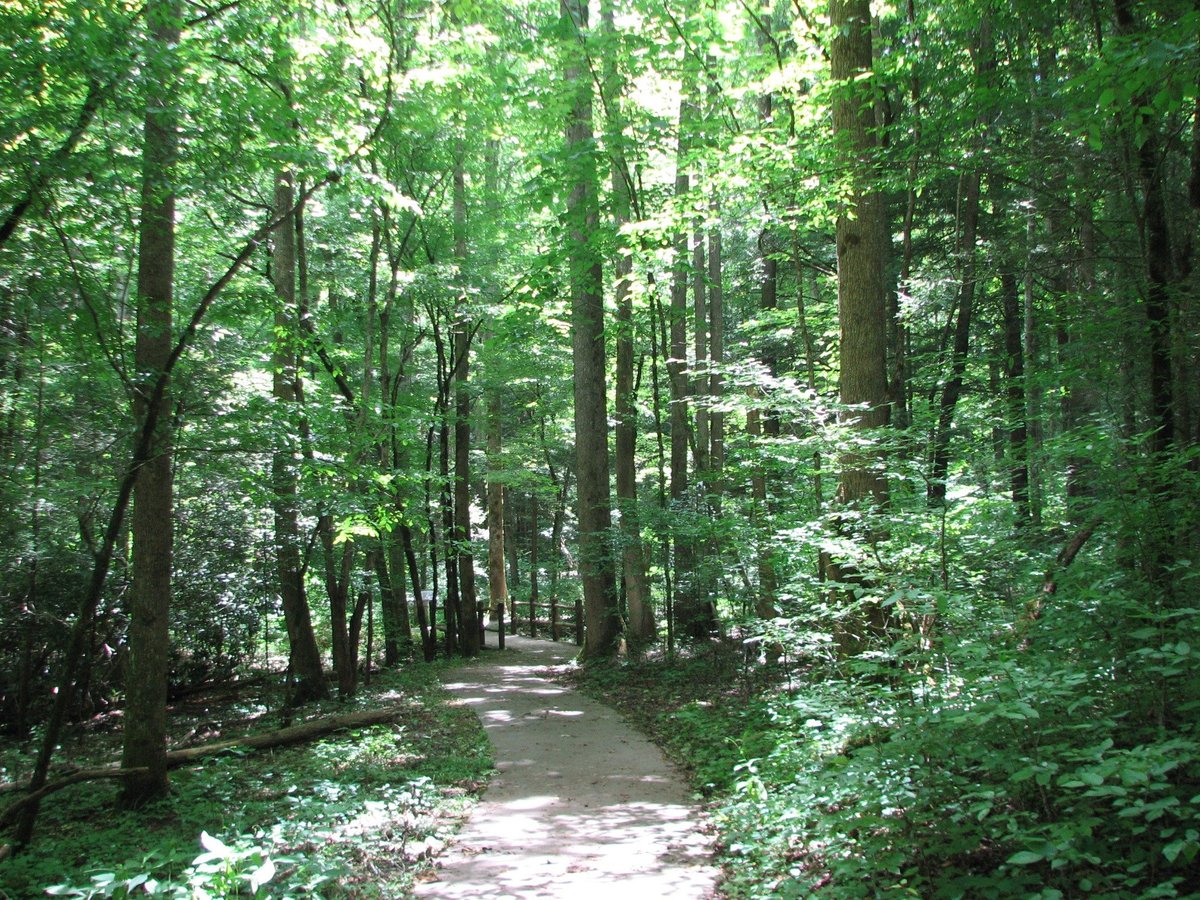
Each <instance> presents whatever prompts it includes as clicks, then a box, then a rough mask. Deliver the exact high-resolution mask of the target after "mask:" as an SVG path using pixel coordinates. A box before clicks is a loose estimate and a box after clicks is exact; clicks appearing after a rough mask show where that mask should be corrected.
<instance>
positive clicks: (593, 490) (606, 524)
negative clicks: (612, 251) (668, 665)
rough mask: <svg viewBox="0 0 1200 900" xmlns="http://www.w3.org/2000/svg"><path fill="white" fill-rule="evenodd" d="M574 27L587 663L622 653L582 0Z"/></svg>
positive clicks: (567, 8)
mask: <svg viewBox="0 0 1200 900" xmlns="http://www.w3.org/2000/svg"><path fill="white" fill-rule="evenodd" d="M560 9H561V14H562V16H563V18H564V19H565V20H566V21H567V23H568V25H569V26H570V36H569V37H568V38H567V41H566V43H565V44H564V48H563V62H564V81H565V84H566V91H567V95H568V97H569V98H570V104H571V105H570V112H569V114H568V118H567V127H566V147H565V157H566V159H567V160H569V161H570V162H569V163H568V176H567V177H568V184H569V187H570V194H569V196H568V198H567V214H566V221H567V232H568V233H567V256H568V260H569V263H568V265H569V268H570V290H571V349H572V360H573V362H574V372H575V386H574V387H575V390H574V392H575V458H576V464H575V466H576V472H575V475H576V493H577V498H576V499H577V503H578V520H579V557H580V559H579V569H580V577H581V580H582V581H583V605H584V617H585V619H586V637H585V639H584V644H583V654H582V655H583V658H584V659H601V658H605V657H610V656H612V655H613V654H614V653H616V650H617V639H618V637H619V635H620V620H619V618H618V616H617V589H616V580H615V576H616V572H615V566H614V564H613V558H612V552H611V548H610V547H609V531H610V529H611V527H612V511H611V494H610V489H609V467H608V401H607V387H606V369H607V366H606V359H605V346H604V296H603V293H602V286H603V277H602V270H601V264H600V257H599V255H598V254H597V252H596V249H595V248H594V247H593V246H592V236H593V235H594V234H595V232H596V230H597V227H598V225H599V208H598V200H597V193H596V171H595V165H594V161H593V157H592V154H591V150H590V148H591V145H592V141H593V132H592V84H591V80H590V78H589V77H588V60H587V53H586V51H585V49H584V44H585V42H586V40H587V34H588V8H587V4H586V3H585V2H583V0H561V5H560Z"/></svg>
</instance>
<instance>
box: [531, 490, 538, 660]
mask: <svg viewBox="0 0 1200 900" xmlns="http://www.w3.org/2000/svg"><path fill="white" fill-rule="evenodd" d="M538 512H539V510H538V495H537V493H536V491H535V492H531V493H530V495H529V636H530V637H537V614H538V582H539V581H540V577H539V576H540V574H541V573H540V572H539V571H538V531H539V530H540V528H541V524H540V523H539V522H538Z"/></svg>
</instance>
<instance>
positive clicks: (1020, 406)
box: [1000, 270, 1031, 525]
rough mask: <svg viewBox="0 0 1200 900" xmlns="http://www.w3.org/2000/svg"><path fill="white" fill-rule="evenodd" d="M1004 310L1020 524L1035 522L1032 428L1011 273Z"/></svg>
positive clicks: (1003, 283)
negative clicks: (1031, 480) (1031, 506)
mask: <svg viewBox="0 0 1200 900" xmlns="http://www.w3.org/2000/svg"><path fill="white" fill-rule="evenodd" d="M1000 293H1001V302H1002V304H1003V311H1004V375H1005V398H1006V400H1007V407H1008V472H1009V485H1010V487H1011V489H1012V500H1013V505H1014V506H1015V507H1016V511H1017V523H1018V525H1025V524H1028V523H1029V522H1030V521H1031V517H1030V510H1029V465H1028V460H1029V429H1028V427H1027V426H1026V419H1025V346H1024V342H1023V341H1022V340H1021V332H1022V325H1023V321H1022V319H1023V317H1022V314H1021V296H1020V293H1019V291H1018V288H1017V277H1016V275H1015V274H1014V273H1013V272H1012V271H1009V270H1006V271H1004V272H1003V273H1001V276H1000Z"/></svg>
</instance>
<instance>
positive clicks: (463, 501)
mask: <svg viewBox="0 0 1200 900" xmlns="http://www.w3.org/2000/svg"><path fill="white" fill-rule="evenodd" d="M465 152H466V151H465V148H464V145H463V143H462V141H461V140H460V141H459V143H458V148H457V152H456V154H455V158H454V257H455V260H456V261H457V262H458V266H459V279H460V280H461V281H462V282H463V284H462V285H461V287H460V293H459V297H458V303H457V305H456V316H455V322H454V363H455V365H454V547H455V555H456V559H457V564H458V596H459V625H460V628H459V646H460V648H461V649H462V653H463V655H464V656H478V655H479V628H480V624H481V623H480V621H479V607H478V601H477V599H476V595H475V556H474V554H473V553H472V552H471V392H470V389H469V388H468V387H467V381H468V378H469V377H470V364H471V327H470V320H469V318H468V315H467V290H466V283H465V278H466V273H465V272H464V271H463V269H464V267H465V265H466V261H467V192H466V175H465V172H464V168H463V167H464V164H465V160H464V156H465Z"/></svg>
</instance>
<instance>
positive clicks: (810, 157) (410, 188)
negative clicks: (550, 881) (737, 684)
mask: <svg viewBox="0 0 1200 900" xmlns="http://www.w3.org/2000/svg"><path fill="white" fill-rule="evenodd" d="M1198 35H1200V7H1197V5H1196V4H1195V3H1194V2H1190V0H1148V2H1142V3H1135V2H1133V0H1096V2H1089V3H1084V2H1081V0H1039V2H1036V3H1035V2H1031V0H1014V2H1004V3H1001V2H996V0H970V2H947V0H926V2H922V0H906V2H876V3H869V2H867V0H828V2H819V0H792V2H790V3H789V2H759V0H737V2H716V0H714V2H702V0H596V2H593V3H589V2H586V0H561V3H560V4H555V3H547V2H543V0H520V2H515V3H499V2H492V0H446V2H440V3H439V2H424V0H290V2H286V3H285V2H279V0H254V2H250V0H241V2H238V0H233V2H228V3H221V2H216V0H211V2H200V0H196V2H193V0H147V2H144V3H140V2H139V3H133V2H125V0H78V2H54V0H8V2H4V3H0V59H2V60H3V74H4V77H3V78H0V148H2V149H0V152H2V154H3V160H4V166H3V174H0V460H2V465H0V540H2V541H3V543H4V545H5V546H6V547H7V548H8V552H7V553H6V554H5V555H4V556H3V558H2V559H0V634H2V635H3V640H2V641H0V726H2V730H3V732H4V736H5V739H6V740H10V741H12V742H13V746H14V747H16V748H19V750H18V751H14V753H16V756H15V757H13V758H14V759H19V760H20V762H19V763H18V764H15V765H16V768H14V769H13V770H12V771H11V772H10V771H9V770H8V769H7V768H6V769H4V771H3V774H4V776H5V777H6V778H9V777H10V776H11V778H12V780H13V781H14V782H15V781H20V782H22V784H24V785H25V786H26V787H28V788H30V789H31V790H34V791H36V790H37V789H38V788H40V787H42V786H43V785H44V784H45V783H46V782H47V781H49V780H51V779H52V775H53V771H54V769H53V766H54V765H55V763H56V760H55V758H54V757H55V752H56V748H57V747H58V745H59V743H60V737H61V735H62V733H63V730H64V729H70V728H73V727H76V726H77V725H78V724H79V723H82V722H86V721H88V720H92V719H95V717H98V716H99V717H103V716H105V715H107V714H109V713H112V712H113V711H115V710H122V711H123V718H122V719H121V720H120V721H121V722H122V723H123V725H122V728H121V744H122V755H121V763H120V765H121V766H122V767H123V769H127V770H128V772H127V773H125V774H124V775H123V776H122V777H121V778H119V779H116V781H117V783H118V784H119V787H118V791H119V796H118V798H117V800H116V801H115V802H117V803H118V804H119V805H121V806H123V807H124V808H127V809H140V808H142V807H143V806H144V805H145V804H147V803H152V802H154V801H155V800H156V799H158V798H161V797H163V796H164V795H166V794H167V792H168V791H169V786H170V777H169V774H168V768H169V767H168V758H167V756H168V749H169V746H171V742H170V739H169V734H168V732H169V727H170V726H169V724H168V716H167V709H168V704H169V703H170V702H173V701H174V700H175V699H176V698H178V697H181V696H184V695H186V694H187V693H188V692H189V691H193V690H196V689H199V688H201V687H203V686H212V685H214V684H224V683H228V682H231V681H234V680H237V679H242V678H246V677H248V675H249V674H250V673H258V672H263V671H266V672H269V673H271V678H272V679H273V680H272V684H274V685H275V686H276V687H277V688H278V690H279V691H280V697H281V699H280V706H281V708H286V709H287V710H297V709H302V708H303V707H304V706H305V705H306V704H312V703H315V702H320V701H322V700H324V699H326V698H328V697H329V696H330V694H336V695H337V696H338V697H341V698H349V697H351V696H353V695H354V694H355V693H356V691H357V690H358V689H359V686H360V683H361V681H362V680H363V679H364V678H367V677H369V675H370V673H371V672H372V671H373V670H378V669H379V668H381V667H384V668H392V669H397V668H398V669H401V670H409V669H411V668H413V667H419V666H423V665H425V664H427V663H430V662H433V661H434V660H435V659H437V658H438V657H457V656H467V657H470V656H476V655H478V654H479V653H480V648H481V641H483V640H486V638H484V637H483V636H484V634H485V632H484V627H485V624H488V623H491V626H490V627H495V622H496V620H497V619H501V620H504V621H505V627H506V628H508V629H510V630H511V629H520V630H523V631H525V632H526V633H532V634H534V635H541V636H546V637H549V636H553V638H554V639H564V640H575V641H577V643H578V644H579V645H580V647H581V650H580V653H581V659H582V660H584V661H585V662H587V663H589V664H593V663H594V664H596V666H597V667H599V669H600V670H604V667H605V665H606V664H607V663H608V662H610V661H612V660H614V659H616V658H618V657H620V658H621V659H626V660H631V661H633V662H632V663H631V665H632V664H634V663H637V664H641V663H640V662H639V661H649V663H655V664H658V663H662V664H664V665H667V666H670V665H675V664H679V665H684V664H689V665H690V664H694V663H695V661H696V660H698V659H703V658H705V654H706V653H707V652H709V650H711V648H712V647H714V646H731V645H732V646H736V647H739V648H741V650H740V652H741V659H742V664H743V665H744V667H745V668H746V669H747V670H753V671H754V672H755V673H757V674H756V676H755V677H756V678H757V679H759V680H758V681H755V684H756V685H757V687H756V692H755V693H754V700H753V702H751V703H749V704H748V705H747V706H746V707H745V711H744V718H738V717H737V716H733V718H731V719H725V718H721V717H720V716H716V714H715V713H714V714H713V715H714V716H716V718H714V719H712V720H710V719H707V718H704V717H705V716H708V715H709V714H708V713H705V712H703V710H704V709H706V707H688V708H687V709H690V710H691V712H690V713H687V715H691V716H692V718H691V719H690V720H689V719H686V717H685V721H690V722H691V723H692V725H694V726H695V727H696V728H698V729H699V730H700V731H701V732H706V731H708V730H714V729H715V730H720V729H726V728H728V729H732V732H731V733H733V734H740V735H741V736H742V737H744V738H745V741H744V743H739V744H738V746H740V747H743V749H744V750H745V752H744V753H742V754H741V755H740V756H739V757H738V758H736V759H724V757H720V759H721V763H720V765H721V766H722V767H723V768H722V769H721V772H720V773H717V774H714V775H713V780H712V782H711V784H712V788H711V789H712V790H713V791H716V792H718V793H719V794H720V796H721V797H722V798H724V799H723V800H722V802H724V803H726V804H727V805H726V806H725V807H723V809H724V812H723V813H722V814H721V815H720V817H719V820H720V828H721V829H722V841H723V846H724V847H725V850H726V852H727V853H728V854H729V856H730V857H732V858H737V859H740V860H741V862H742V865H741V866H740V867H739V868H738V869H737V870H736V874H733V875H731V876H730V880H729V882H728V883H727V885H726V889H727V890H728V891H729V892H730V895H731V896H803V895H806V893H807V892H808V891H810V890H815V889H817V888H818V887H820V886H822V885H828V884H834V885H835V886H839V885H851V884H859V883H860V882H861V881H862V880H863V879H864V878H865V879H867V881H868V882H869V883H870V884H871V885H873V886H874V887H873V888H872V890H874V889H875V888H876V887H877V888H878V889H879V890H886V889H889V888H900V887H907V888H908V889H911V890H913V891H915V892H916V893H918V894H922V895H930V896H933V895H937V896H942V895H944V896H961V895H963V894H964V893H966V894H970V893H971V892H972V891H977V890H980V889H981V887H980V886H981V885H994V884H997V883H1000V881H1003V883H1005V884H1007V885H1008V886H1009V887H1008V888H1006V890H1009V889H1011V890H1012V892H1013V895H1014V896H1024V895H1027V894H1033V893H1035V892H1036V891H1038V890H1041V891H1043V893H1042V894H1041V895H1040V896H1046V897H1049V896H1062V895H1064V894H1067V895H1074V894H1077V893H1087V892H1093V891H1094V892H1097V893H1098V894H1100V895H1102V896H1147V897H1148V896H1182V895H1184V894H1186V893H1188V892H1189V891H1200V883H1197V880H1196V878H1197V876H1196V874H1195V872H1196V869H1195V867H1194V866H1195V859H1196V856H1197V853H1198V852H1200V831H1198V829H1200V826H1198V825H1197V821H1198V819H1200V788H1198V787H1197V785H1198V784H1200V733H1198V731H1197V722H1200V715H1198V713H1200V672H1198V671H1197V654H1198V653H1200V649H1198V648H1200V634H1198V631H1200V618H1198V617H1200V604H1198V603H1197V569H1196V554H1197V552H1198V551H1200V379H1198V378H1197V371H1200V303H1198V302H1197V290H1198V286H1200V274H1198V272H1197V268H1196V266H1195V261H1196V253H1197V236H1198V234H1200V232H1198V228H1197V225H1198V217H1200V38H1198ZM649 663H647V664H649ZM596 677H598V678H600V680H599V682H598V683H599V684H600V686H601V687H600V689H601V690H604V689H613V690H614V691H615V688H612V685H609V688H605V687H604V685H606V684H608V682H606V681H605V680H604V678H607V677H609V676H596ZM663 677H664V678H666V677H667V676H665V675H664V676H663ZM701 681H704V680H703V679H701ZM704 683H705V684H707V683H708V682H707V681H704ZM726 686H727V687H728V686H729V685H726ZM713 691H714V693H715V694H720V693H721V687H720V686H719V685H718V686H717V687H714V688H713ZM615 692H616V693H619V691H615ZM691 699H693V700H699V699H701V698H691ZM689 702H690V701H689ZM697 710H700V711H699V712H698V711H697ZM722 715H723V714H722ZM697 717H699V718H697ZM701 720H703V721H701ZM838 723H840V724H838ZM764 735H765V736H766V737H763V736H764ZM742 737H738V738H737V740H738V741H741V740H742ZM760 738H762V740H760ZM731 740H732V738H731ZM702 743H703V742H702V741H699V742H698V743H696V744H695V745H694V746H693V747H692V749H693V750H694V749H695V746H699V744H702ZM681 752H688V751H681ZM5 758H6V760H7V759H8V758H9V757H5ZM6 765H7V763H6ZM835 771H836V772H837V773H840V774H839V775H837V776H836V777H835V774H834V773H835ZM839 779H840V780H839ZM47 802H48V803H49V802H53V801H50V800H48V801H47ZM37 808H38V805H37V803H31V804H26V805H25V807H24V808H23V811H22V812H21V815H20V816H19V817H18V816H17V815H16V814H14V816H13V819H14V821H13V822H7V821H6V822H5V824H6V826H8V825H11V826H12V831H13V833H12V835H11V836H10V837H11V841H12V844H13V846H14V847H20V846H23V845H25V844H27V843H28V842H29V841H30V840H31V839H32V833H33V827H34V824H33V823H34V820H35V817H36V815H37ZM931 835H933V837H931ZM0 865H3V863H0ZM980 879H982V880H980ZM996 879H999V881H998V880H996ZM772 891H776V892H777V893H771V892H772ZM1049 891H1057V892H1059V893H1053V894H1052V893H1049ZM756 892H760V893H757V894H756ZM842 895H844V896H850V894H842ZM864 895H865V894H864Z"/></svg>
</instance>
